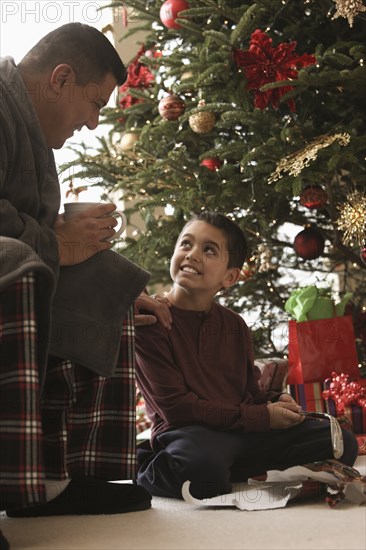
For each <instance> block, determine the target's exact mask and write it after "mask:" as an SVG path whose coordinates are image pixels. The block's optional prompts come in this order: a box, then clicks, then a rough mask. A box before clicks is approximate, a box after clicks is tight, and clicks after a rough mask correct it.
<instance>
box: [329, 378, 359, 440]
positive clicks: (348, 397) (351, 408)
mask: <svg viewBox="0 0 366 550" xmlns="http://www.w3.org/2000/svg"><path fill="white" fill-rule="evenodd" d="M324 386H325V389H324V391H323V397H324V399H325V400H326V406H327V411H328V412H329V414H332V415H333V416H337V417H340V416H346V417H347V418H348V419H349V420H350V422H351V426H352V431H353V432H354V433H355V434H363V433H365V432H366V380H365V379H359V380H351V379H350V377H349V375H348V374H345V373H342V374H337V373H335V372H333V373H332V377H331V378H329V379H327V380H326V381H325V383H324Z"/></svg>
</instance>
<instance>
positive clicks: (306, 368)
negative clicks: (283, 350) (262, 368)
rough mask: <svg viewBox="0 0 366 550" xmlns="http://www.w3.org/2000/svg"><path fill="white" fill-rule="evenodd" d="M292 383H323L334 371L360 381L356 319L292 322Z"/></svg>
mask: <svg viewBox="0 0 366 550" xmlns="http://www.w3.org/2000/svg"><path fill="white" fill-rule="evenodd" d="M288 353H289V358H288V359H289V372H288V383H289V384H303V383H305V382H323V381H324V380H326V379H327V378H329V377H330V376H331V373H332V371H335V372H337V373H347V374H349V375H350V376H352V378H359V376H360V374H359V368H358V357H357V350H356V344H355V333H354V329H353V322H352V317H350V316H343V317H333V318H331V319H318V320H315V321H303V322H296V321H289V346H288Z"/></svg>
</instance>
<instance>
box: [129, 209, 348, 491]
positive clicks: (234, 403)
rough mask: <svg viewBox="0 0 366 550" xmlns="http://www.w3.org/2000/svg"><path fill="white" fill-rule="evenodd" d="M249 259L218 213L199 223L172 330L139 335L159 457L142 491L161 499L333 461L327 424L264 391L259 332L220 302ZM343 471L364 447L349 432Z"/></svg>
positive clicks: (178, 277) (192, 224) (151, 461)
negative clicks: (257, 355)
mask: <svg viewBox="0 0 366 550" xmlns="http://www.w3.org/2000/svg"><path fill="white" fill-rule="evenodd" d="M246 252H247V245H246V240H245V236H244V234H243V232H242V231H241V229H240V228H239V227H238V226H237V225H236V224H235V223H234V222H232V221H231V220H229V219H228V218H225V217H224V216H222V215H220V214H217V213H214V212H202V213H200V214H199V215H197V216H195V217H194V218H193V219H191V220H190V221H189V222H188V223H187V224H186V225H185V227H184V228H183V231H182V233H181V235H180V236H179V238H178V241H177V244H176V247H175V250H174V254H173V257H172V260H171V267H170V273H171V277H172V280H173V283H174V284H173V287H172V289H171V290H170V292H169V293H168V294H167V298H168V300H169V302H170V304H171V308H170V312H171V316H172V324H171V328H170V330H168V329H166V328H164V327H163V326H162V325H161V324H160V323H156V324H155V325H152V326H146V327H140V328H138V329H137V337H136V346H137V380H138V385H139V387H140V389H141V391H142V393H143V395H144V398H145V401H146V409H147V413H148V416H149V418H150V419H151V421H152V435H151V442H150V443H151V448H150V449H148V448H145V449H144V448H140V449H139V451H138V461H139V466H140V468H139V472H138V477H137V481H138V483H139V484H140V485H142V486H143V487H145V488H146V489H148V491H149V492H150V493H151V494H153V495H156V496H165V497H175V498H181V487H182V484H183V483H184V482H185V481H186V480H190V481H191V485H190V491H191V493H192V495H193V496H194V497H195V498H200V499H204V498H210V497H212V496H215V495H217V494H225V493H228V492H230V491H231V488H232V485H231V482H232V481H244V480H246V479H248V477H252V476H255V475H259V474H262V473H264V472H265V471H266V470H269V469H285V468H287V467H290V466H293V465H297V464H305V463H307V462H313V461H317V460H325V459H329V458H333V452H332V445H331V438H330V428H329V424H328V423H326V422H319V421H317V420H314V419H306V420H304V416H303V415H302V414H301V412H300V407H299V406H298V405H297V404H296V402H295V401H294V400H293V399H292V398H291V397H290V396H289V395H288V394H274V393H273V392H272V393H266V392H263V391H261V390H260V389H259V387H258V374H257V372H256V370H255V367H254V366H253V365H254V363H253V349H252V343H251V339H250V332H249V329H248V327H247V325H246V324H245V322H244V320H243V319H242V318H241V316H239V315H238V314H236V313H234V312H232V311H230V310H228V309H227V308H225V307H223V306H221V305H219V304H218V303H216V302H214V297H215V295H216V294H217V292H219V291H220V290H221V289H222V288H229V287H231V286H232V285H234V284H235V283H236V282H237V281H238V280H239V277H240V268H241V266H242V265H243V263H244V260H245V257H246ZM343 436H344V448H345V450H344V453H343V455H342V457H341V461H342V462H344V463H345V464H348V465H350V466H352V465H353V463H354V461H355V459H356V456H357V442H356V441H355V438H354V436H353V435H352V434H351V433H350V432H346V431H345V432H344V434H343Z"/></svg>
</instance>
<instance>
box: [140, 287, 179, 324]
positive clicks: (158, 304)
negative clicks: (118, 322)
mask: <svg viewBox="0 0 366 550" xmlns="http://www.w3.org/2000/svg"><path fill="white" fill-rule="evenodd" d="M170 305H171V304H170V302H169V300H168V299H167V298H164V297H163V296H158V295H157V296H155V297H154V298H153V297H152V296H149V295H148V294H147V293H146V292H142V293H141V294H140V296H139V297H138V298H137V299H136V301H135V325H136V326H143V325H153V324H154V323H156V321H157V320H158V321H160V323H161V324H162V325H163V326H164V327H165V328H167V329H170V328H171V326H172V316H171V313H170ZM140 311H148V312H151V315H148V314H146V313H145V314H143V313H140Z"/></svg>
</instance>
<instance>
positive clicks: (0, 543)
mask: <svg viewBox="0 0 366 550" xmlns="http://www.w3.org/2000/svg"><path fill="white" fill-rule="evenodd" d="M9 548H10V546H9V543H8V541H7V540H6V538H5V537H4V535H3V534H2V532H1V531H0V550H9Z"/></svg>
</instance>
